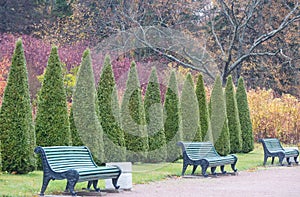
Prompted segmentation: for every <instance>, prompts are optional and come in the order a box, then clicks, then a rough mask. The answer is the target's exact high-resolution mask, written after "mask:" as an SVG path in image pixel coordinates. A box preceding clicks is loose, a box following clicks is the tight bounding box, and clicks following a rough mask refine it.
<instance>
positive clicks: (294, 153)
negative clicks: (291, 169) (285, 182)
mask: <svg viewBox="0 0 300 197" xmlns="http://www.w3.org/2000/svg"><path fill="white" fill-rule="evenodd" d="M259 142H261V143H262V145H263V149H264V165H266V163H267V160H268V158H269V157H272V164H274V158H275V157H278V158H279V163H280V165H283V159H284V158H286V160H287V163H288V165H291V161H290V158H291V157H293V158H294V161H295V163H296V164H298V161H297V157H298V156H299V151H298V150H297V149H295V148H283V147H282V145H281V143H280V141H279V140H278V139H277V138H262V139H259Z"/></svg>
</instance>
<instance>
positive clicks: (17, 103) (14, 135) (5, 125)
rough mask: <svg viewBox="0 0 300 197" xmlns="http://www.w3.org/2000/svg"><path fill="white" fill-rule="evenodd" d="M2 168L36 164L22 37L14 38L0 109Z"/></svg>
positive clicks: (22, 169) (17, 168) (24, 169)
mask: <svg viewBox="0 0 300 197" xmlns="http://www.w3.org/2000/svg"><path fill="white" fill-rule="evenodd" d="M0 140H1V150H2V154H1V155H2V170H3V171H7V172H9V173H11V172H14V173H19V174H26V173H28V172H30V171H33V170H34V169H35V167H36V161H35V156H34V152H33V150H34V147H35V133H34V127H33V120H32V108H31V104H30V95H29V87H28V74H27V68H26V60H25V56H24V49H23V46H22V40H21V39H19V40H18V41H17V42H16V47H15V50H14V54H13V57H12V64H11V67H10V72H9V76H8V79H7V85H6V87H5V91H4V96H3V103H2V107H1V112H0Z"/></svg>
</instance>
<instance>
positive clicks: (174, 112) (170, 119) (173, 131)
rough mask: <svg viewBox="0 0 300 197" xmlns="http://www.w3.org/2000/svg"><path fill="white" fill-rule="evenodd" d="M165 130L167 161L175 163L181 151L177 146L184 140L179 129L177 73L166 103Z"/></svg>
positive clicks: (172, 78)
mask: <svg viewBox="0 0 300 197" xmlns="http://www.w3.org/2000/svg"><path fill="white" fill-rule="evenodd" d="M164 116H165V118H164V120H165V121H164V129H165V136H166V143H167V161H168V162H173V161H175V160H177V159H178V158H179V157H180V154H181V150H180V148H179V147H178V146H177V145H176V143H177V142H179V141H181V140H182V133H181V130H180V129H179V121H180V117H179V116H180V113H179V97H178V85H177V80H176V75H175V72H174V71H172V72H171V76H170V79H169V84H168V88H167V91H166V95H165V102H164Z"/></svg>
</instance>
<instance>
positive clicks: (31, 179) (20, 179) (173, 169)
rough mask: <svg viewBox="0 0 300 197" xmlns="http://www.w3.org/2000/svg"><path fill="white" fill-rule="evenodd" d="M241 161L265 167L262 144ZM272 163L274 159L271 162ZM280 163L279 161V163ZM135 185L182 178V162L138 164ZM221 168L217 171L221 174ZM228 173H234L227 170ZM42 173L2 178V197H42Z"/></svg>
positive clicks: (56, 184) (56, 187)
mask: <svg viewBox="0 0 300 197" xmlns="http://www.w3.org/2000/svg"><path fill="white" fill-rule="evenodd" d="M236 155H237V157H238V163H237V168H238V170H239V171H244V170H256V168H257V167H259V166H262V163H263V150H262V146H261V145H260V144H256V145H255V150H254V151H252V152H250V153H247V154H236ZM270 160H271V159H270ZM275 161H276V162H278V160H275ZM132 168H133V169H132V177H133V184H141V183H148V182H153V181H158V180H162V179H165V178H167V177H171V176H180V175H181V170H182V160H178V161H176V162H174V163H159V164H134V165H133V166H132ZM191 170H192V167H191V166H189V167H188V169H187V171H186V174H190V173H191ZM218 170H219V168H218V169H217V172H219V171H218ZM226 170H227V171H228V172H230V171H232V170H231V168H230V165H229V166H226ZM196 173H197V174H200V173H201V167H198V169H197V171H196ZM42 177H43V172H42V171H34V172H31V173H29V174H27V175H12V174H6V173H3V174H0V196H38V193H39V191H40V188H41V185H42ZM65 185H66V181H65V180H55V181H50V183H49V185H48V188H47V190H46V194H51V193H52V194H55V193H60V192H62V191H64V189H65ZM99 186H100V188H104V187H105V183H104V180H100V181H99ZM83 187H86V182H84V183H78V184H77V185H76V190H81V188H83Z"/></svg>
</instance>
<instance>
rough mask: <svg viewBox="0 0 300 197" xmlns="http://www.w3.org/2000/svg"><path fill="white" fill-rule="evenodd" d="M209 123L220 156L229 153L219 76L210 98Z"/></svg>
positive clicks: (224, 109)
mask: <svg viewBox="0 0 300 197" xmlns="http://www.w3.org/2000/svg"><path fill="white" fill-rule="evenodd" d="M210 121H211V130H212V134H213V142H214V145H215V148H216V150H217V152H218V153H219V154H221V155H227V154H228V153H230V135H229V130H228V123H227V117H226V106H225V98H224V93H223V88H222V83H221V78H220V76H217V77H216V80H215V83H214V86H213V89H212V92H211V97H210Z"/></svg>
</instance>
